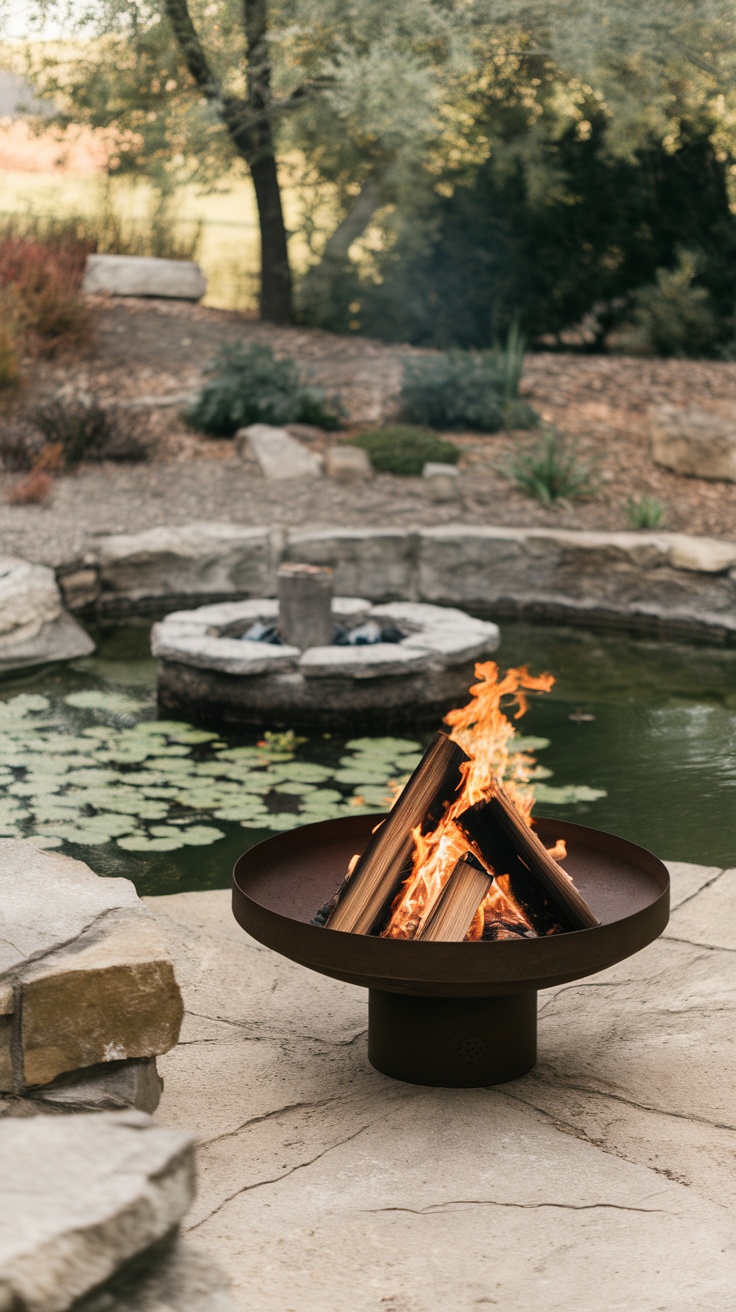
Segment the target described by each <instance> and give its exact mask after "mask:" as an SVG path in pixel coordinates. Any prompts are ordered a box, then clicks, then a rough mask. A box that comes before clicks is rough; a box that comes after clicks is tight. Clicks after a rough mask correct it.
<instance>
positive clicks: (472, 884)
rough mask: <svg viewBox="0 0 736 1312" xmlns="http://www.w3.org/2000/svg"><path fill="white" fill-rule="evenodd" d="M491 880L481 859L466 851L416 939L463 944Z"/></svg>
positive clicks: (491, 877)
mask: <svg viewBox="0 0 736 1312" xmlns="http://www.w3.org/2000/svg"><path fill="white" fill-rule="evenodd" d="M492 881H493V876H492V875H489V874H488V871H487V870H484V869H483V866H482V865H481V864H480V861H476V859H475V857H474V856H473V855H472V853H470V852H466V854H465V856H464V857H462V858H461V859H460V861H458V863H457V865H456V866H455V869H454V870H453V872H452V874H451V875H450V878H449V879H448V881H447V883H446V884H445V887H444V888H443V890H442V892H441V893H440V896H439V897H438V899H437V901H436V902H435V904H434V907H433V909H432V912H431V914H430V916H429V917H428V919H427V920H425V922H424V924H423V925H422V926H420V928H419V929H418V931H417V933H416V934H415V938H418V939H422V940H423V941H426V942H428V943H462V941H463V939H464V938H465V936H466V934H467V932H468V930H469V929H470V926H471V924H472V922H473V919H474V918H475V914H476V912H477V910H478V908H479V906H480V904H481V902H482V901H483V899H484V897H485V896H486V893H487V892H488V890H489V888H490V887H491V883H492Z"/></svg>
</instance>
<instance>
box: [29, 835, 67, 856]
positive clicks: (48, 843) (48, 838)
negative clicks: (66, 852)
mask: <svg viewBox="0 0 736 1312" xmlns="http://www.w3.org/2000/svg"><path fill="white" fill-rule="evenodd" d="M26 842H28V843H32V844H33V846H34V847H38V848H40V849H41V851H42V852H44V851H46V850H47V849H51V848H52V847H63V844H64V840H63V838H59V837H58V835H57V834H29V835H28V838H27V839H26Z"/></svg>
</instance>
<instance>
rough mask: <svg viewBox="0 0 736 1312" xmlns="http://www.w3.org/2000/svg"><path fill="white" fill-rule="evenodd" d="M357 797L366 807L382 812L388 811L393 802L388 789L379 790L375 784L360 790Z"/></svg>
mask: <svg viewBox="0 0 736 1312" xmlns="http://www.w3.org/2000/svg"><path fill="white" fill-rule="evenodd" d="M358 795H359V796H360V797H362V798H363V801H364V802H365V803H366V804H367V805H368V806H377V807H379V808H380V809H382V810H384V811H388V810H389V808H390V807H391V804H392V802H393V797H392V795H391V793H390V792H389V790H388V788H379V787H377V786H376V784H368V786H367V787H366V788H361V789H360V790H359V793H358Z"/></svg>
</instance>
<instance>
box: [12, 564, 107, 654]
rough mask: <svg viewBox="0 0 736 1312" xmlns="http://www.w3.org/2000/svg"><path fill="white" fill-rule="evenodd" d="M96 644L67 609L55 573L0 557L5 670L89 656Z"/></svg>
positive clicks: (44, 568)
mask: <svg viewBox="0 0 736 1312" xmlns="http://www.w3.org/2000/svg"><path fill="white" fill-rule="evenodd" d="M94 649H95V645H94V643H93V641H92V639H91V638H90V637H89V634H87V633H85V631H84V629H83V628H82V626H81V625H80V624H78V623H77V621H76V620H75V619H74V618H73V617H72V616H71V615H69V614H67V612H66V611H65V610H64V607H63V605H62V600H61V593H60V592H59V589H58V587H57V584H56V579H55V578H54V572H53V570H51V569H48V568H47V566H46V565H32V564H30V563H29V562H28V561H27V560H20V559H18V558H17V557H15V556H3V557H0V673H6V672H7V671H8V670H17V669H23V668H24V667H25V666H28V665H43V664H45V663H46V661H65V660H72V659H74V658H76V657H77V656H88V655H89V654H90V652H92V651H94Z"/></svg>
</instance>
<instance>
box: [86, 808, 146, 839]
mask: <svg viewBox="0 0 736 1312" xmlns="http://www.w3.org/2000/svg"><path fill="white" fill-rule="evenodd" d="M83 827H84V828H85V829H89V830H91V831H92V832H94V833H97V834H104V835H105V836H106V837H107V838H117V837H119V835H120V834H129V833H131V832H132V831H133V830H134V829H135V828H136V826H135V822H134V821H133V820H132V819H131V818H130V817H129V816H126V815H117V814H114V813H113V812H111V811H100V812H98V813H97V815H90V816H85V817H84V826H83Z"/></svg>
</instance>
